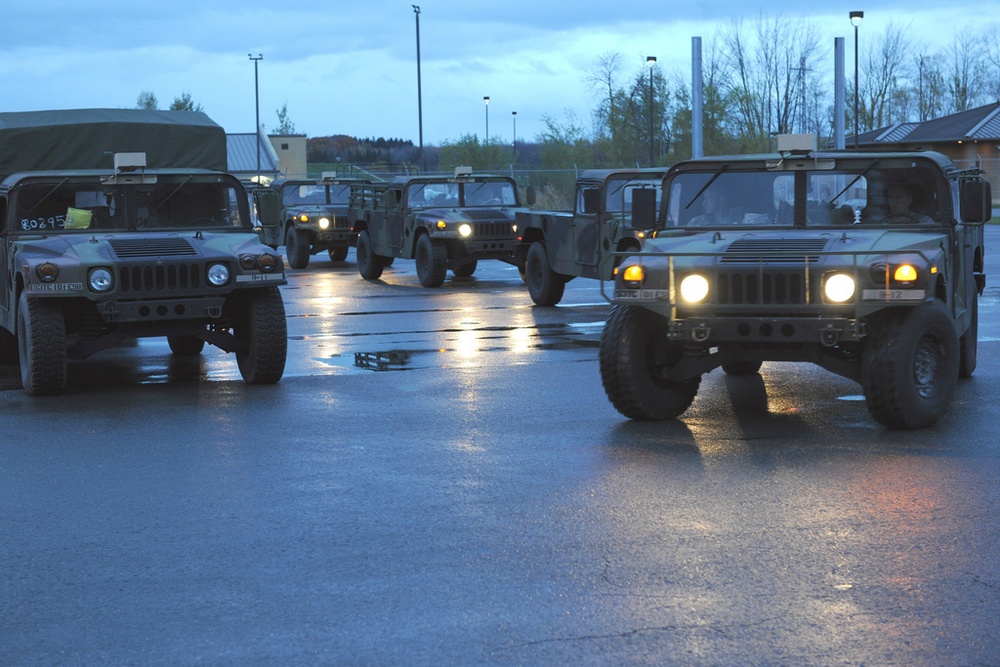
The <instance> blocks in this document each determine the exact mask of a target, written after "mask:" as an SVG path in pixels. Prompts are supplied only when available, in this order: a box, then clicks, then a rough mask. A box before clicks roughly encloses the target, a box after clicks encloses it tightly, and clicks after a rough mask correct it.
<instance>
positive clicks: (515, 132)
mask: <svg viewBox="0 0 1000 667" xmlns="http://www.w3.org/2000/svg"><path fill="white" fill-rule="evenodd" d="M510 117H511V120H513V121H514V141H513V143H512V145H513V147H514V164H517V112H516V111H511V112H510Z"/></svg>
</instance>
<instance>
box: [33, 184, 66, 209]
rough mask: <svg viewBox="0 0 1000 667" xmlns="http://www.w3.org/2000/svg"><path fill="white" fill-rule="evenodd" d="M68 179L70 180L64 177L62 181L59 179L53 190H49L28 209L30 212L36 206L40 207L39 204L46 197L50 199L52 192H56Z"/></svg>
mask: <svg viewBox="0 0 1000 667" xmlns="http://www.w3.org/2000/svg"><path fill="white" fill-rule="evenodd" d="M68 180H69V179H68V178H64V179H62V180H61V181H59V183H57V184H56V186H55V187H54V188H52V189H51V190H49V191H48V192H46V193H45V196H44V197H42V198H41V199H39V200H38V201H36V202H35V205H34V206H32V207H31V208H30V209H28V213H31V212H32V211H34V210H35V209H36V208H38V207H39V206H41V205H42V202H44V201H45V200H46V199H48V198H49V197H51V196H52V193H54V192H55V191H56V190H58V189H59V188H61V187H62V186H64V185H66V181H68Z"/></svg>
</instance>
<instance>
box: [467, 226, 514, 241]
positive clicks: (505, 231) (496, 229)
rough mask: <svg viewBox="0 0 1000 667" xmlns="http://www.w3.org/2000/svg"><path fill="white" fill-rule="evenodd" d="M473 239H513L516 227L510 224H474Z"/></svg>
mask: <svg viewBox="0 0 1000 667" xmlns="http://www.w3.org/2000/svg"><path fill="white" fill-rule="evenodd" d="M472 238H474V239H491V238H492V239H506V238H510V239H512V238H514V227H513V225H511V223H509V222H474V223H472Z"/></svg>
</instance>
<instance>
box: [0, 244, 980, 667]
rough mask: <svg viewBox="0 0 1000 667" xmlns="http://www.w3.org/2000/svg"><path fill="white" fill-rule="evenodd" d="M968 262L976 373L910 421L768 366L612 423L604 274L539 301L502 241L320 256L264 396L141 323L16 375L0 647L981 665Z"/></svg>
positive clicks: (1, 502) (818, 380) (306, 661)
mask: <svg viewBox="0 0 1000 667" xmlns="http://www.w3.org/2000/svg"><path fill="white" fill-rule="evenodd" d="M987 238H988V241H987V248H988V250H989V249H996V248H1000V229H997V228H995V227H990V228H989V231H988V237H987ZM998 256H1000V253H998ZM987 272H988V274H989V275H988V279H987V281H988V285H987V292H986V294H985V296H984V298H983V299H982V301H981V304H980V348H979V367H978V369H977V371H976V374H975V376H974V377H973V378H972V379H970V380H968V381H962V382H961V383H960V385H959V390H958V393H957V395H956V399H955V403H954V405H953V406H952V407H951V410H950V411H949V413H948V414H947V415H946V417H945V418H944V420H942V421H941V422H940V423H939V424H938V425H937V426H935V427H933V428H930V429H925V430H921V431H912V432H892V431H887V430H885V429H883V428H881V427H880V426H878V424H876V423H875V422H874V421H873V420H872V419H871V417H870V416H869V415H868V412H867V410H866V408H865V405H864V401H863V400H861V396H860V388H859V387H858V386H857V385H855V384H853V383H851V382H849V381H847V380H844V379H841V378H838V377H836V376H834V375H831V374H829V373H827V372H825V371H822V370H820V369H818V368H815V367H812V366H807V365H800V364H777V363H775V364H765V366H764V368H763V370H762V373H761V375H760V376H756V377H727V376H725V375H723V374H722V373H721V371H715V372H713V373H711V374H709V375H708V376H706V378H705V380H704V381H703V383H702V388H701V391H700V393H699V396H698V398H697V399H696V400H695V402H694V405H693V406H692V408H691V409H690V410H689V411H688V412H687V413H686V414H685V415H683V417H682V418H681V419H679V420H676V421H674V422H670V423H661V424H640V423H634V422H629V421H627V420H625V419H623V418H622V417H621V416H620V415H619V414H618V413H617V412H615V410H614V409H613V408H612V407H611V405H610V403H609V402H608V401H607V398H606V397H605V395H604V392H603V389H602V388H601V383H600V377H599V374H598V370H597V344H598V340H599V338H600V331H601V327H602V325H603V322H604V319H605V318H606V316H607V312H608V305H607V303H606V302H605V301H604V300H603V299H602V297H601V293H600V291H599V289H598V284H597V283H596V282H593V281H586V280H582V279H581V280H576V281H573V282H571V283H570V284H569V285H568V287H567V291H566V298H565V299H564V302H563V303H562V304H561V305H560V306H559V307H557V308H534V307H532V306H531V301H530V298H529V297H528V295H527V293H526V290H525V288H524V286H523V284H522V283H521V281H520V279H519V277H518V274H517V271H516V269H514V268H512V267H509V266H507V265H504V264H501V263H498V262H484V263H481V264H480V268H479V270H478V271H477V272H476V275H475V277H474V278H471V279H465V280H449V281H448V282H446V284H445V285H444V287H442V288H440V289H436V290H427V289H424V288H421V287H420V286H419V283H418V282H417V279H416V276H415V273H414V270H413V262H407V261H405V260H397V261H396V264H395V265H394V266H393V267H392V268H391V269H389V270H387V271H386V273H385V274H384V275H383V279H382V280H381V281H379V282H377V283H369V282H365V281H364V280H362V279H361V278H360V277H359V276H358V275H357V271H356V267H355V264H354V257H353V253H352V254H351V256H350V257H349V258H348V261H347V262H346V263H344V264H341V265H335V264H333V263H331V262H329V261H327V260H326V258H325V256H323V257H322V259H318V258H313V262H312V263H311V264H310V266H309V268H308V269H306V270H304V271H298V272H295V271H292V272H290V276H291V278H290V283H289V285H288V286H287V287H285V288H283V295H284V298H285V307H286V311H287V315H288V324H289V362H288V367H287V369H286V374H285V377H284V378H283V379H282V381H281V382H280V383H279V384H277V385H275V386H269V387H250V386H246V385H244V384H243V383H242V382H241V381H240V379H239V374H238V371H237V369H236V365H235V361H234V360H233V358H232V357H231V356H227V355H225V354H222V353H221V352H219V351H217V350H215V349H214V348H213V349H209V350H206V353H205V354H204V355H203V357H202V358H201V359H199V360H194V361H192V360H177V359H173V358H171V355H170V354H169V350H168V348H167V345H166V343H165V341H158V340H147V341H141V342H140V343H138V344H137V345H134V346H131V347H123V348H120V349H116V350H114V351H109V352H106V353H102V354H99V355H97V356H95V357H93V358H91V359H89V360H87V361H84V362H79V363H74V364H73V365H72V366H71V370H70V389H69V391H68V392H67V393H66V394H65V395H63V396H58V397H52V398H44V399H41V398H35V399H32V398H29V397H27V396H25V395H24V394H23V392H21V391H20V389H19V388H18V385H19V382H18V378H17V371H16V368H14V367H11V366H2V367H0V416H2V420H3V428H2V435H0V572H2V573H3V577H2V578H0V664H4V665H53V664H61V665H95V664H101V665H195V664H204V665H292V664H295V665H313V664H315V665H327V664H358V665H369V664H372V665H374V664H378V665H385V664H399V665H413V664H434V665H438V664H462V665H464V664H481V663H486V664H656V665H667V664H683V665H861V664H864V665H995V664H1000V644H998V642H997V640H996V637H997V636H998V635H1000V519H998V518H997V517H998V508H1000V485H998V479H1000V443H998V440H1000V438H998V437H997V430H996V424H997V423H998V422H1000V409H998V407H997V400H996V396H997V393H998V390H1000V343H998V340H1000V338H998V333H1000V327H998V319H1000V262H998V261H997V260H994V259H993V258H992V257H991V258H990V260H989V262H988V270H987Z"/></svg>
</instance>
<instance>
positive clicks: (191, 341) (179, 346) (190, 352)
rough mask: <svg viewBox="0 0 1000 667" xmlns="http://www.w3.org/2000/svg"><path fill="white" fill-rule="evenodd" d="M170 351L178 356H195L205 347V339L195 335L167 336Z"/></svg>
mask: <svg viewBox="0 0 1000 667" xmlns="http://www.w3.org/2000/svg"><path fill="white" fill-rule="evenodd" d="M167 345H169V346H170V351H171V352H173V353H174V354H176V355H177V356H179V357H195V356H198V355H199V354H201V351H202V350H204V349H205V340H204V339H203V338H198V337H197V336H189V335H183V336H167Z"/></svg>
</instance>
